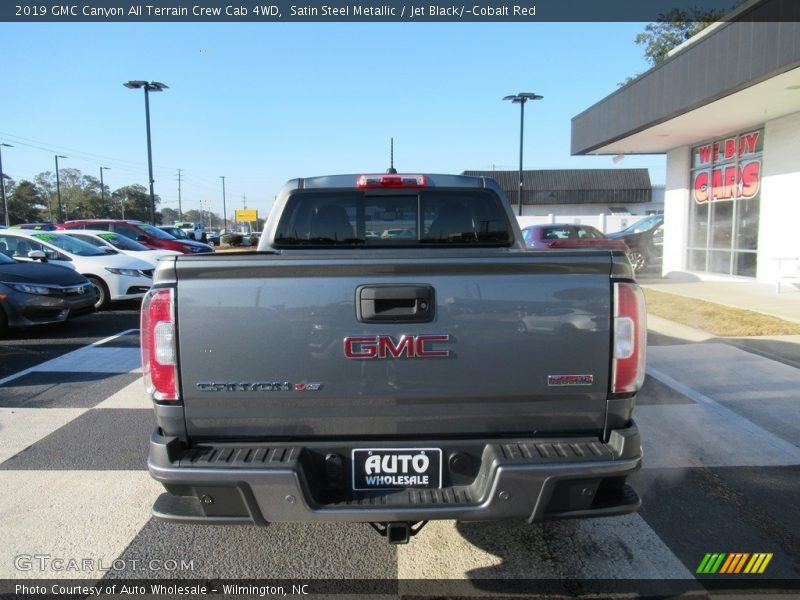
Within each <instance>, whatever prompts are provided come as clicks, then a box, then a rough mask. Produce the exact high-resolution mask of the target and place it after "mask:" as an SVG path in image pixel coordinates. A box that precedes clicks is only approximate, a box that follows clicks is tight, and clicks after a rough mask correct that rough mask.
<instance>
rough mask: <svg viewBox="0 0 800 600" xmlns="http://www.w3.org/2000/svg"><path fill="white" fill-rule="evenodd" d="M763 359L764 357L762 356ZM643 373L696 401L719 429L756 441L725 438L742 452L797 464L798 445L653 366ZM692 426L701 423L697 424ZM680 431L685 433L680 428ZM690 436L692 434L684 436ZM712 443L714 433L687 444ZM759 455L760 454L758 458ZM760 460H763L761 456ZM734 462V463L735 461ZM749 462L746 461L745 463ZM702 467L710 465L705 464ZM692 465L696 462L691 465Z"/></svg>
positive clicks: (673, 439) (674, 443)
mask: <svg viewBox="0 0 800 600" xmlns="http://www.w3.org/2000/svg"><path fill="white" fill-rule="evenodd" d="M741 352H744V351H741ZM762 360H767V359H762ZM647 374H648V375H650V376H651V377H653V378H655V379H658V380H659V381H660V382H661V383H663V384H665V385H668V386H669V387H671V388H672V389H674V390H675V391H676V392H678V393H680V394H683V395H684V396H686V397H687V398H691V399H692V400H694V401H695V402H696V403H697V404H699V405H700V406H702V407H703V409H704V411H705V412H706V414H709V415H710V416H712V417H713V418H714V419H715V420H716V421H717V424H718V425H721V426H722V427H723V428H725V429H728V430H730V431H733V430H737V429H738V430H739V432H741V433H744V434H746V436H747V437H748V438H749V439H751V440H755V441H756V442H757V445H755V442H754V444H747V443H745V442H743V441H742V439H741V436H737V438H736V439H732V440H728V441H729V442H730V443H731V444H734V445H735V444H738V448H739V449H740V450H741V451H742V452H755V453H758V454H759V455H763V454H765V453H767V454H770V455H775V454H776V453H777V455H778V456H780V457H782V460H781V461H780V464H800V448H798V447H797V446H795V445H794V444H792V443H791V442H788V441H786V440H784V439H783V438H780V437H778V436H777V435H775V434H773V433H771V432H769V431H767V430H766V429H764V428H763V427H760V426H758V425H756V424H755V423H753V422H752V421H750V420H749V419H747V418H745V417H743V416H741V415H739V414H737V413H736V412H734V411H733V410H731V409H729V408H727V407H725V406H723V405H722V404H720V403H719V402H717V401H716V400H714V399H712V398H710V397H708V396H706V395H705V394H703V393H701V392H699V391H697V390H696V389H694V388H692V387H689V386H688V385H686V384H684V383H681V382H680V381H678V380H677V379H675V378H673V377H670V376H669V375H667V374H666V373H664V372H662V371H661V370H659V369H656V368H655V367H652V366H649V367H647ZM648 408H654V407H646V406H645V407H639V409H637V410H639V412H647V409H648ZM670 408H671V409H672V413H673V414H675V413H676V412H677V411H676V407H674V406H672V407H670ZM696 425H702V423H701V424H697V423H696ZM684 433H686V432H685V431H684ZM687 437H689V438H691V437H692V436H687ZM690 441H691V440H688V439H685V440H684V443H689V442H690ZM712 441H713V442H714V443H715V444H717V443H719V442H720V440H719V439H716V438H715V437H714V436H711V435H707V436H702V437H701V438H700V439H695V440H694V442H695V443H694V444H690V445H697V444H700V445H706V446H708V445H710V444H711V442H712ZM671 444H672V445H673V446H675V445H679V443H678V442H677V440H675V438H672V442H671ZM762 458H763V457H762ZM764 460H767V459H766V458H764ZM773 461H774V459H773V460H769V461H768V462H766V463H761V462H756V463H755V464H774V462H773ZM736 464H738V463H736ZM747 464H750V463H747ZM704 465H705V466H712V465H709V464H705V463H704ZM695 466H696V465H695Z"/></svg>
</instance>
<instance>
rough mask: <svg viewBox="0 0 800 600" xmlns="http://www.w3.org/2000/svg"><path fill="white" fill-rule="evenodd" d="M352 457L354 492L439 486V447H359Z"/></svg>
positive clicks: (440, 462) (440, 479)
mask: <svg viewBox="0 0 800 600" xmlns="http://www.w3.org/2000/svg"><path fill="white" fill-rule="evenodd" d="M352 458H353V489H354V490H357V491H367V490H404V489H408V488H417V489H420V488H426V489H427V488H440V487H442V451H441V449H439V448H358V449H355V450H353V451H352Z"/></svg>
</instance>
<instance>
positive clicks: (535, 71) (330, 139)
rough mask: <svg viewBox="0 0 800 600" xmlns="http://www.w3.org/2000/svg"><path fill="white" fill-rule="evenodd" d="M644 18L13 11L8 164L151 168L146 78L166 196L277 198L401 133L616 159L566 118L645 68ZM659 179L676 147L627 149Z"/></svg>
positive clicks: (509, 159)
mask: <svg viewBox="0 0 800 600" xmlns="http://www.w3.org/2000/svg"><path fill="white" fill-rule="evenodd" d="M643 27H644V24H643V23H534V24H523V23H520V24H517V23H512V24H508V23H500V24H498V23H443V24H442V23H416V24H415V23H385V24H342V23H315V24H301V23H252V24H249V23H248V24H243V23H236V24H224V23H210V24H190V23H179V24H161V23H154V24H141V23H112V24H36V23H22V24H9V23H0V40H2V65H3V66H2V74H3V81H4V93H3V94H2V96H0V142H6V143H9V144H13V145H14V146H15V147H14V148H4V149H3V150H4V151H3V167H4V170H5V172H6V173H7V174H9V175H10V176H11V177H13V178H14V179H16V180H20V179H25V178H32V177H33V176H34V175H36V174H37V173H39V172H42V171H48V170H49V171H53V170H54V168H55V167H54V158H53V157H54V154H56V153H59V154H65V155H67V156H68V157H69V158H68V159H63V160H61V161H60V167H61V168H77V169H80V170H81V171H82V172H83V173H84V174H89V175H92V176H94V177H98V178H99V174H100V166H106V167H111V170H109V171H106V172H105V174H104V178H105V182H106V184H108V185H109V186H110V187H111V189H112V190H113V189H116V188H117V187H120V186H123V185H127V184H132V183H140V184H142V185H147V154H146V141H145V117H144V98H143V95H144V94H143V92H142V91H141V90H129V89H127V88H125V87H123V85H122V84H123V83H124V82H125V81H128V80H131V79H143V80H149V81H161V82H163V83H166V84H167V85H168V86H169V89H168V90H166V91H165V92H162V93H158V94H151V96H150V108H151V124H152V134H153V162H154V178H155V191H156V193H157V194H159V195H160V196H161V198H162V200H163V203H162V206H166V207H170V208H176V209H177V204H178V183H177V169H178V168H181V169H183V173H184V182H183V186H182V199H183V209H184V210H188V209H191V208H199V207H200V204H199V201H200V200H201V199H202V200H210V201H211V207H212V209H213V210H215V211H216V212H218V213H219V214H221V213H222V185H221V181H220V179H219V176H220V175H225V176H226V188H227V200H228V202H227V207H228V213H229V214H232V212H233V209H234V208H241V207H242V196H243V195H246V197H247V205H248V207H249V208H257V209H259V214H260V215H264V214H265V213H266V211H267V210H268V209H269V206H270V205H271V203H272V199H273V197H274V195H275V194H276V192H277V191H278V189H279V188H280V186H281V185H282V184H283V182H285V181H286V180H287V179H291V178H293V177H299V176H313V175H324V174H330V173H351V172H352V173H359V172H376V171H377V172H381V171H383V170H385V169H386V167H387V166H388V162H389V139H390V137H394V140H395V165H396V167H397V168H398V170H400V171H401V172H456V173H458V172H461V171H463V170H465V169H491V168H492V166H494V167H495V168H498V169H516V168H517V167H518V162H519V154H518V152H519V107H518V105H512V104H511V103H508V102H502V101H501V98H502V97H503V96H505V95H508V94H513V93H516V92H521V91H526V92H536V93H538V94H542V95H543V96H544V100H541V101H538V102H535V103H529V104H528V105H527V106H526V110H525V168H526V169H537V168H612V167H615V165H613V164H612V162H611V157H607V156H606V157H572V156H570V151H569V147H570V120H571V118H572V117H574V116H575V115H577V114H578V113H580V112H582V111H583V110H585V109H586V108H588V107H589V106H591V105H592V104H594V103H595V102H597V101H599V100H600V99H602V98H603V97H605V96H606V95H607V94H609V93H611V92H613V91H614V90H615V89H616V87H617V83H618V82H620V81H623V80H624V79H625V78H626V77H628V76H630V75H632V74H634V73H637V72H641V71H644V70H645V69H646V68H647V64H646V62H645V60H644V58H643V56H642V54H643V53H642V48H640V47H639V46H637V45H636V44H635V43H634V37H635V35H636V33H638V32H639V31H641V30H642V29H643ZM618 166H619V167H648V168H649V169H650V176H651V179H652V181H653V183H663V181H664V174H665V159H664V157H663V156H642V157H633V156H631V157H626V159H625V160H624V161H623V162H622V163H620V164H619V165H618Z"/></svg>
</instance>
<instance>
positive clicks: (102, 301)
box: [86, 275, 109, 310]
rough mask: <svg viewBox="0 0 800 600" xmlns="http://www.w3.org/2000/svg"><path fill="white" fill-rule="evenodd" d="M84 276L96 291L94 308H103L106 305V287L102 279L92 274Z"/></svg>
mask: <svg viewBox="0 0 800 600" xmlns="http://www.w3.org/2000/svg"><path fill="white" fill-rule="evenodd" d="M86 278H87V279H88V280H89V281H91V282H92V285H93V286H94V289H95V291H96V292H97V301H96V302H95V303H94V308H95V310H103V309H104V308H106V307H107V306H108V302H109V300H108V288H107V287H106V284H105V283H104V282H103V280H102V279H100V278H99V277H95V276H94V275H86Z"/></svg>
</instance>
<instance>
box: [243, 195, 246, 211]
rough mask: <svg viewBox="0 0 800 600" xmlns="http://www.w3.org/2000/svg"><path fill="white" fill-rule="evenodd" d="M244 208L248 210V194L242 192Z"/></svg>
mask: <svg viewBox="0 0 800 600" xmlns="http://www.w3.org/2000/svg"><path fill="white" fill-rule="evenodd" d="M242 208H244V209H245V210H247V194H242Z"/></svg>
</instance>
